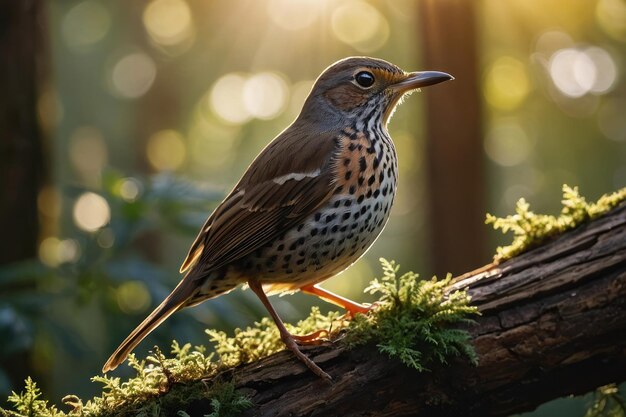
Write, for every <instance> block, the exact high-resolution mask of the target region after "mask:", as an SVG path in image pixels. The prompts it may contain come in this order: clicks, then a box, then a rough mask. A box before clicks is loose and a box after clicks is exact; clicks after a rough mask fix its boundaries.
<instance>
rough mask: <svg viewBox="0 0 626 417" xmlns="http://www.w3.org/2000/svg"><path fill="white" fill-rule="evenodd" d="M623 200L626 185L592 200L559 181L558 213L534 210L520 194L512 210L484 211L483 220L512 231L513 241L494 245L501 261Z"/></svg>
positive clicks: (589, 218) (599, 213) (587, 219)
mask: <svg viewBox="0 0 626 417" xmlns="http://www.w3.org/2000/svg"><path fill="white" fill-rule="evenodd" d="M624 200H626V188H622V189H621V190H618V191H616V192H614V193H612V194H605V195H603V196H602V197H600V199H598V201H597V202H595V203H588V202H587V201H586V200H585V198H584V197H582V196H581V195H580V193H579V192H578V187H569V186H567V185H563V200H561V202H562V204H563V208H562V209H561V213H560V214H559V215H558V216H551V215H548V214H536V213H534V212H532V211H531V210H530V205H529V204H528V203H527V202H526V200H524V199H523V198H522V199H520V200H519V201H518V202H517V206H516V208H515V214H514V215H511V216H506V217H495V216H493V215H491V214H487V219H486V220H485V223H486V224H492V225H493V228H494V229H500V230H502V233H507V232H509V231H510V232H513V234H514V236H515V237H514V238H513V242H512V243H511V244H510V245H508V246H503V247H498V248H497V250H496V255H495V256H494V261H495V262H502V261H504V260H507V259H509V258H512V257H514V256H516V255H519V254H520V253H522V252H525V251H527V250H529V249H531V248H533V247H536V246H538V245H540V244H541V243H543V242H545V241H546V239H548V238H550V237H553V236H555V235H557V234H560V233H563V232H565V231H567V230H570V229H573V228H575V227H577V226H579V225H580V224H582V223H584V222H586V221H589V220H591V219H594V218H596V217H598V216H600V215H601V214H604V213H606V212H607V211H609V210H611V209H612V208H613V207H616V206H617V205H618V204H619V203H620V202H622V201H624Z"/></svg>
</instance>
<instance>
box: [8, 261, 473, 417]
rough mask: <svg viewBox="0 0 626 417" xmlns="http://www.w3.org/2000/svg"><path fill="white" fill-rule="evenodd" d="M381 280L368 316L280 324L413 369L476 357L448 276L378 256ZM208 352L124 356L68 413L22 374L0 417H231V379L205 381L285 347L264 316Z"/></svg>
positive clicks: (464, 302) (463, 305)
mask: <svg viewBox="0 0 626 417" xmlns="http://www.w3.org/2000/svg"><path fill="white" fill-rule="evenodd" d="M381 262H382V265H383V277H382V278H381V279H380V280H378V279H375V280H373V281H372V283H371V285H370V286H369V287H368V288H367V289H366V291H368V292H370V293H372V294H379V295H380V299H379V301H378V302H377V303H376V304H377V306H376V307H375V308H374V310H373V312H372V313H371V314H368V315H367V316H364V315H358V316H357V317H356V318H355V319H354V320H350V321H348V320H346V319H344V318H343V317H342V315H341V314H340V313H338V312H331V313H328V314H321V313H320V311H319V309H317V308H313V309H312V311H311V314H310V315H309V317H307V318H306V319H304V320H302V321H300V322H299V323H298V324H297V325H296V326H288V328H289V330H290V331H291V332H293V333H295V334H306V333H311V332H313V331H316V330H319V329H327V330H328V334H329V337H330V338H331V339H332V338H335V337H336V336H338V335H339V334H341V335H344V334H345V338H343V339H342V342H340V343H347V344H348V346H357V345H361V344H365V343H375V344H376V345H377V346H378V348H379V349H380V351H381V352H383V353H385V354H387V355H389V356H391V357H396V358H398V359H400V360H401V361H402V362H403V363H405V364H407V365H408V366H410V367H412V368H414V369H416V370H418V371H425V370H428V369H429V367H430V366H431V364H433V363H445V362H446V361H447V360H448V358H450V357H452V356H458V355H464V356H467V357H468V358H469V359H470V360H471V361H473V362H474V361H475V360H476V355H475V353H474V351H473V349H472V347H471V345H470V343H469V335H468V333H467V332H466V331H464V330H459V329H455V328H453V326H454V325H457V324H459V323H466V322H468V321H469V319H468V317H469V316H470V315H473V314H477V310H476V308H475V307H471V306H470V305H469V297H468V296H467V294H466V293H465V292H462V291H457V292H454V293H451V294H448V293H447V292H446V289H447V287H448V284H449V281H450V278H449V277H448V278H446V279H444V280H439V281H438V280H437V279H436V278H433V279H432V280H429V281H420V280H419V279H418V276H417V274H415V273H413V272H408V273H405V274H402V275H399V274H398V271H399V266H398V265H396V264H395V263H394V262H388V261H385V260H381ZM207 333H208V335H209V337H210V339H211V341H212V342H213V343H214V350H215V353H207V351H206V348H205V347H203V346H196V347H192V346H191V345H189V344H186V345H184V346H180V345H179V344H178V343H177V342H174V343H173V345H172V354H173V357H171V358H166V357H165V356H164V355H163V354H162V353H161V352H160V351H159V349H158V348H155V350H154V353H153V354H151V355H150V356H148V357H147V358H146V359H144V360H141V361H139V360H137V358H136V357H135V356H134V355H130V356H129V359H128V365H129V366H131V367H132V368H133V369H134V370H135V371H136V373H137V376H136V377H134V378H131V379H129V380H127V381H124V382H122V381H121V380H120V378H116V377H108V376H97V377H94V378H92V380H93V381H94V382H98V383H101V384H103V389H102V395H101V396H99V397H95V398H93V399H91V400H88V401H87V402H85V403H84V402H83V401H82V400H81V399H80V398H78V397H76V396H73V395H70V396H67V397H65V398H64V399H63V402H64V403H65V404H66V405H67V406H69V407H71V409H72V410H71V411H69V413H67V414H66V413H64V412H62V411H59V410H57V409H56V408H55V407H53V406H48V405H47V403H46V402H45V401H43V400H40V399H39V397H40V395H41V393H40V391H39V389H38V388H37V386H36V385H35V384H34V383H33V382H32V381H31V380H30V378H29V379H27V381H26V390H25V392H24V393H21V394H15V393H14V394H13V395H12V396H11V397H10V398H9V401H10V402H11V403H12V404H13V408H14V411H8V410H2V409H0V416H10V417H24V416H28V417H31V416H42V417H57V416H68V415H69V416H85V417H107V416H146V417H148V416H171V415H179V416H183V417H185V416H186V415H187V414H186V412H185V411H184V410H183V409H185V408H186V407H187V406H188V404H189V403H190V402H194V401H205V402H208V403H209V404H210V405H211V409H212V413H211V414H209V415H210V416H212V417H217V416H232V415H236V414H237V413H239V412H240V411H242V410H244V409H247V408H250V407H251V406H252V404H251V402H250V401H249V399H247V398H246V397H244V396H242V395H241V394H240V393H238V392H237V391H235V389H234V384H233V383H232V382H212V383H211V384H207V383H205V381H207V380H209V379H211V378H212V379H215V378H216V376H217V375H218V374H219V373H220V372H221V371H223V370H225V369H227V368H231V367H235V366H238V365H240V364H243V363H248V362H252V361H255V360H258V359H260V358H263V357H265V356H269V355H271V354H273V353H275V352H278V351H280V350H284V349H285V347H284V345H283V343H282V342H281V340H280V336H279V334H278V330H277V329H276V326H275V325H274V323H273V322H271V320H270V319H268V318H264V319H262V320H261V321H260V322H257V323H255V324H254V326H251V327H248V328H246V329H244V330H241V329H237V330H235V334H234V336H232V337H229V336H228V335H227V334H226V333H224V332H218V331H214V330H207Z"/></svg>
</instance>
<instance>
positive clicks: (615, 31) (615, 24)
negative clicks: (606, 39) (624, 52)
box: [596, 0, 626, 41]
mask: <svg viewBox="0 0 626 417" xmlns="http://www.w3.org/2000/svg"><path fill="white" fill-rule="evenodd" d="M596 19H597V20H598V23H599V24H600V27H601V28H602V29H603V30H604V32H605V33H606V34H607V35H609V36H611V37H612V38H614V39H617V40H619V41H626V1H625V0H599V1H598V2H597V4H596Z"/></svg>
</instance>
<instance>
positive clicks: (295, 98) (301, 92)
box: [289, 80, 315, 118]
mask: <svg viewBox="0 0 626 417" xmlns="http://www.w3.org/2000/svg"><path fill="white" fill-rule="evenodd" d="M314 82H315V80H302V81H298V82H297V83H295V84H293V85H292V87H291V100H290V102H289V115H290V116H291V117H292V118H295V117H296V116H298V115H299V114H300V111H301V110H302V106H303V105H304V102H305V101H306V98H307V97H308V96H309V93H310V92H311V88H312V87H313V83H314Z"/></svg>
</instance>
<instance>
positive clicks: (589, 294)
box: [189, 204, 626, 417]
mask: <svg viewBox="0 0 626 417" xmlns="http://www.w3.org/2000/svg"><path fill="white" fill-rule="evenodd" d="M625 226H626V204H622V205H621V206H620V207H618V208H616V209H614V210H612V211H611V212H610V213H608V214H607V215H605V216H603V217H600V218H598V219H596V220H594V221H592V222H589V223H587V224H585V225H583V226H580V227H579V228H577V229H575V230H573V231H571V232H568V233H566V234H564V235H562V236H560V237H558V238H556V239H554V240H552V241H550V242H549V243H546V244H544V245H542V246H541V247H538V248H536V249H534V250H532V251H529V252H527V253H525V254H522V255H520V256H518V257H516V258H514V259H512V260H509V261H507V262H504V263H502V264H500V265H498V266H491V267H488V268H486V269H485V270H484V271H482V272H477V273H468V274H466V275H464V276H462V277H459V278H458V279H457V280H455V283H454V284H453V285H452V287H451V290H454V289H461V288H464V289H467V290H468V292H469V294H470V295H471V296H472V303H473V304H474V305H476V306H478V307H479V309H480V311H481V314H482V315H481V316H480V317H479V318H478V319H477V323H476V324H475V325H473V326H471V327H470V328H469V331H470V333H471V335H472V342H473V345H474V347H475V348H476V351H477V353H478V356H479V363H478V365H477V366H472V365H471V364H468V363H466V362H465V361H462V360H460V359H459V360H457V361H455V362H454V363H452V364H449V365H448V366H445V367H436V368H433V369H432V370H431V372H424V373H417V372H416V371H413V370H411V369H408V368H407V367H406V366H404V365H403V364H401V363H400V362H399V361H397V360H392V359H389V358H387V357H386V356H385V355H384V354H381V353H379V352H378V351H377V348H376V347H375V346H363V347H360V348H357V349H353V350H347V349H345V348H344V347H342V346H341V344H340V343H335V344H330V343H329V344H328V345H325V346H315V347H308V348H305V351H306V353H307V354H308V355H309V356H310V357H311V358H313V359H314V360H315V361H316V363H318V364H319V365H320V366H321V367H322V368H323V369H324V370H325V371H326V372H328V373H329V374H330V375H331V376H332V377H333V378H334V382H333V383H332V384H328V383H325V382H324V381H322V380H320V379H319V378H317V377H315V376H314V375H313V374H312V373H311V372H309V371H308V370H307V369H306V368H305V367H304V366H303V365H302V364H301V363H299V362H298V361H297V360H296V359H295V358H294V357H293V355H291V354H290V353H289V352H280V353H278V354H275V355H273V356H270V357H268V358H265V359H263V360H261V361H259V362H256V363H251V364H248V365H245V366H242V367H239V368H237V369H235V370H234V371H233V374H232V378H233V381H234V382H235V384H236V386H237V388H238V389H239V390H241V391H242V392H244V393H247V394H248V395H249V396H250V398H251V399H252V401H253V403H254V404H255V406H254V408H253V409H251V410H248V411H247V412H246V413H244V415H246V416H329V415H341V416H396V417H397V416H429V417H433V416H458V415H463V416H507V415H510V414H513V413H519V412H523V411H528V410H532V409H534V408H535V407H537V406H538V405H540V404H542V403H544V402H545V401H548V400H551V399H554V398H557V397H560V396H564V395H569V394H582V393H585V392H588V391H590V390H592V389H594V388H595V387H597V386H599V385H602V384H606V383H610V382H621V381H624V380H626V227H625ZM190 406H191V405H190ZM194 407H197V408H198V410H193V411H194V412H196V411H200V410H203V411H207V410H208V408H207V407H208V404H201V403H198V404H196V405H195V406H192V407H191V408H194ZM189 411H191V410H189ZM190 414H192V415H195V414H193V413H190Z"/></svg>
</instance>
